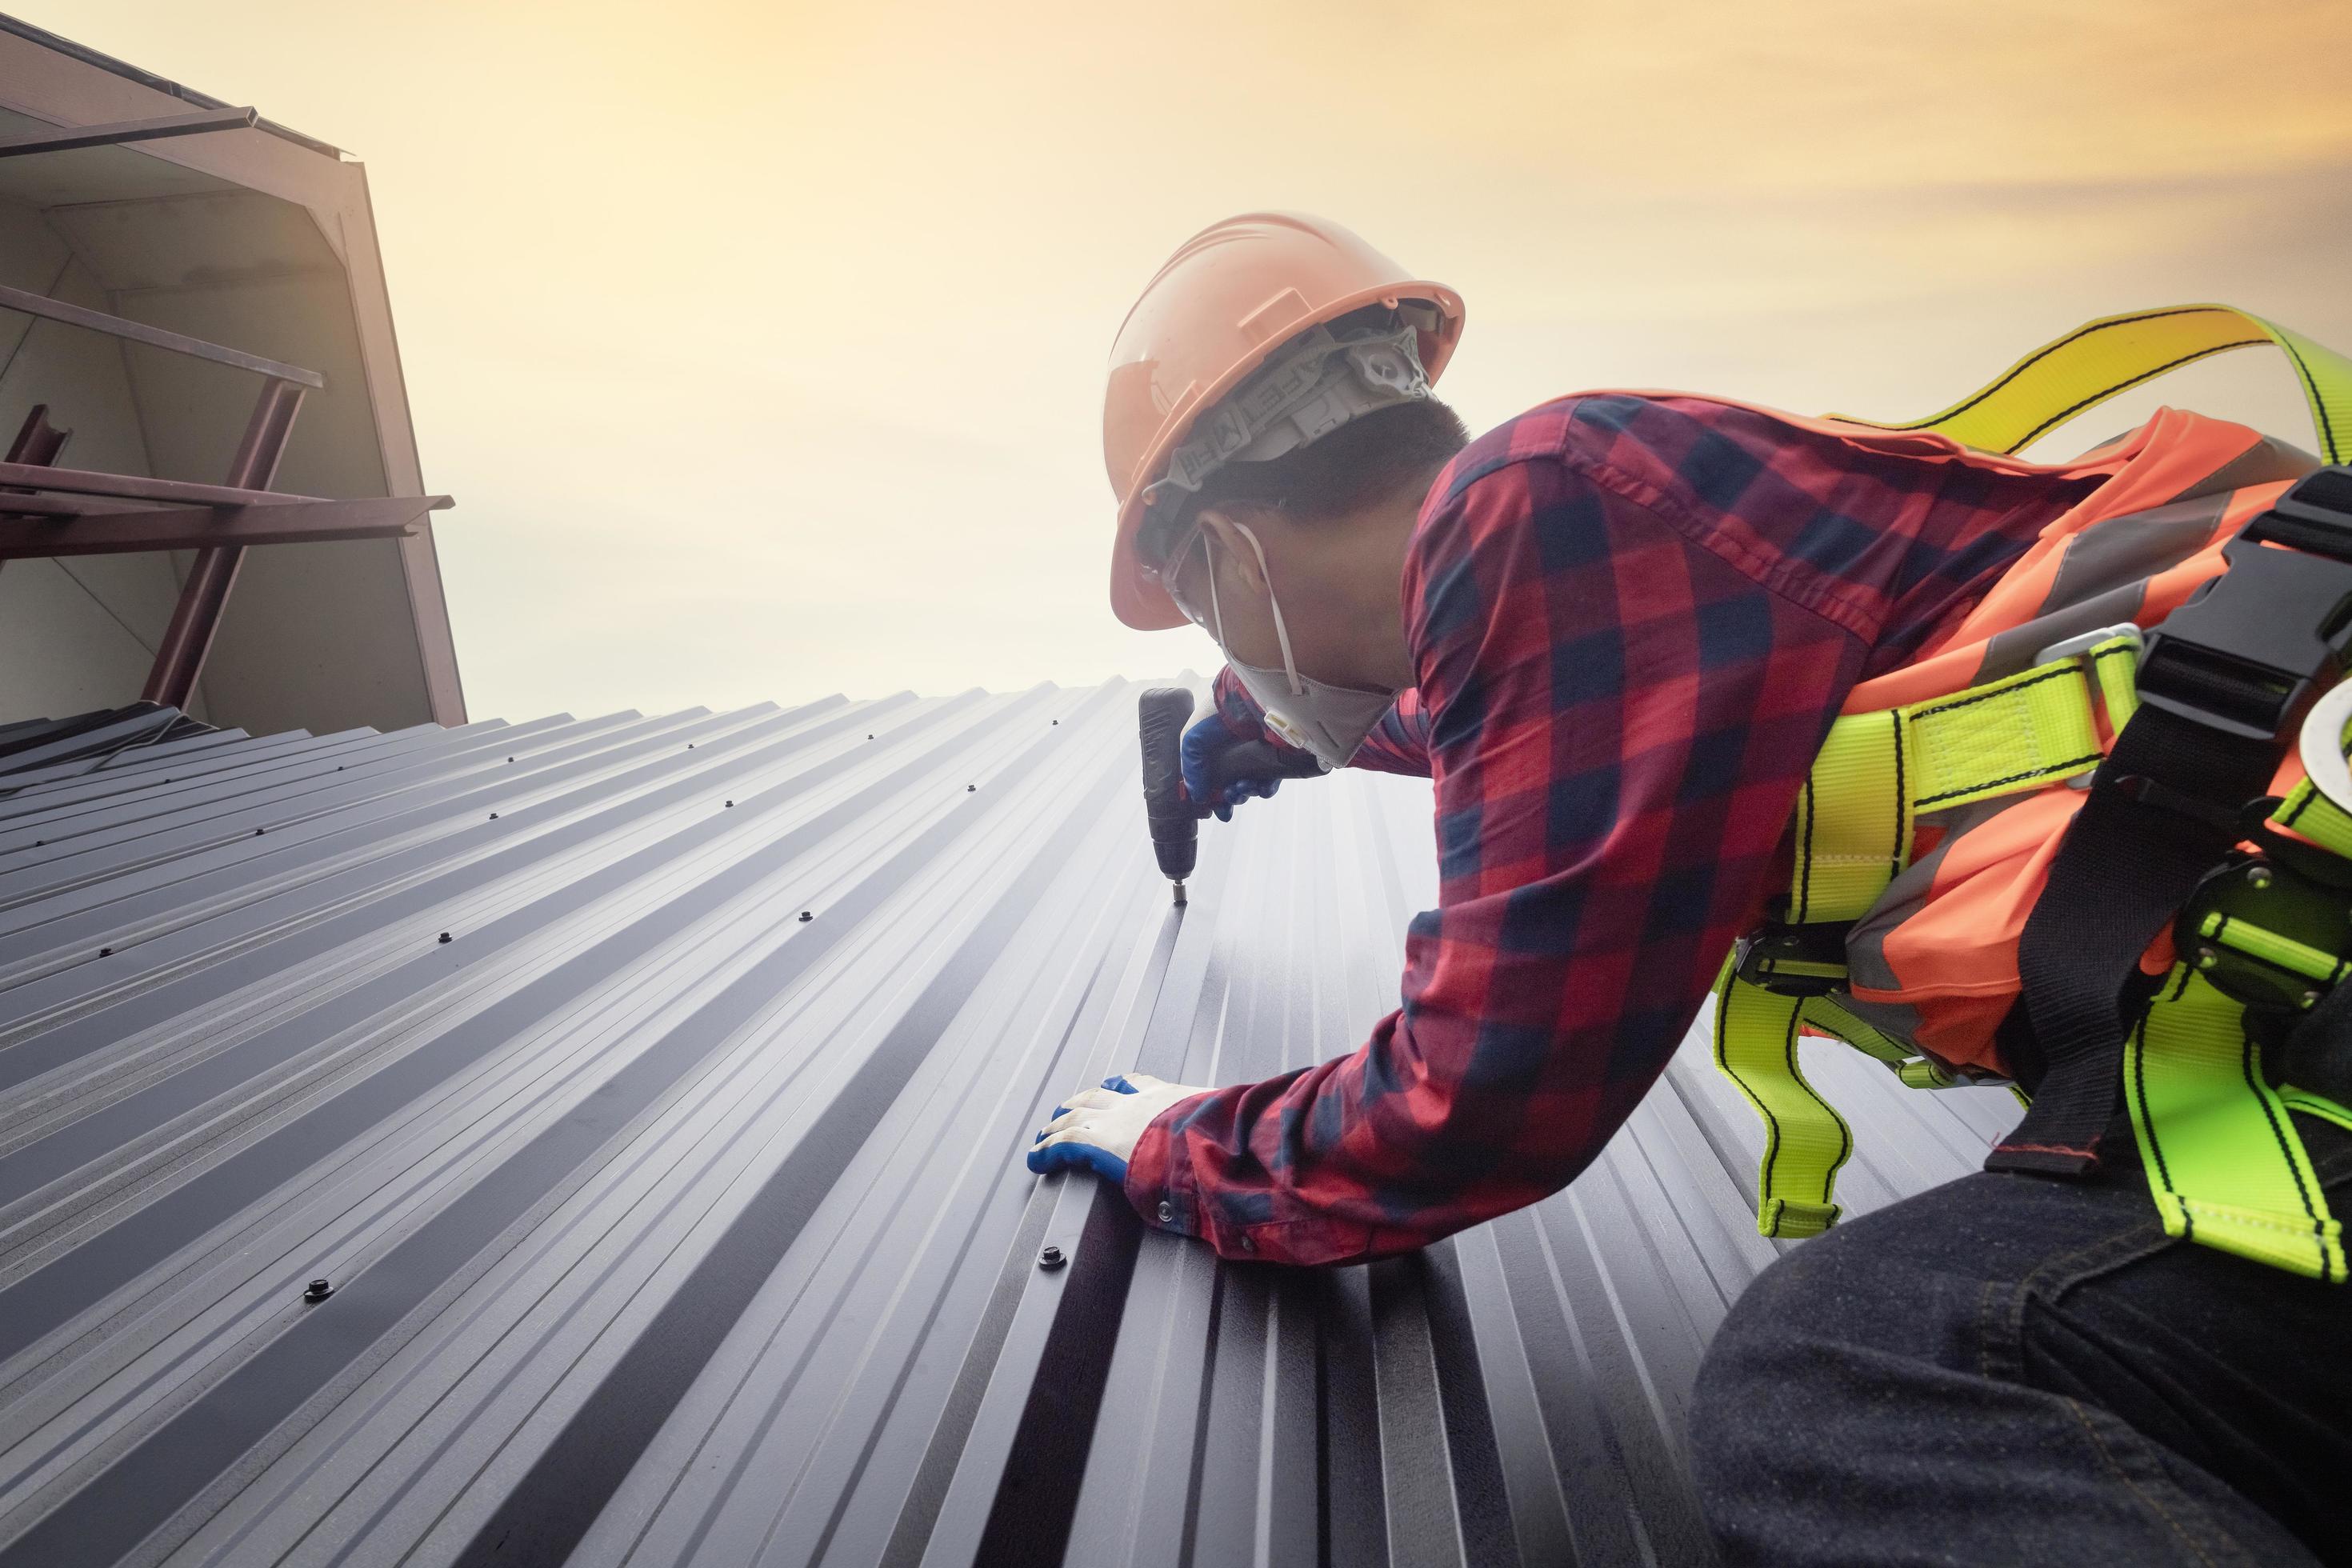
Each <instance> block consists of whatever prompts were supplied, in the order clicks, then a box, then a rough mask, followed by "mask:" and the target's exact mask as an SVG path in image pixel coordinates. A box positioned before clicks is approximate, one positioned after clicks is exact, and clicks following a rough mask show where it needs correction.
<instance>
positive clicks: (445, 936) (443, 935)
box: [441, 931, 449, 942]
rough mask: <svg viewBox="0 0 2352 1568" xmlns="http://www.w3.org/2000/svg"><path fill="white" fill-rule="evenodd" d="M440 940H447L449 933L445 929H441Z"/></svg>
mask: <svg viewBox="0 0 2352 1568" xmlns="http://www.w3.org/2000/svg"><path fill="white" fill-rule="evenodd" d="M441 940H442V941H443V942H447V941H448V940H449V933H448V932H447V931H443V932H442V933H441Z"/></svg>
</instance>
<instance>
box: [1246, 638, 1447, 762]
mask: <svg viewBox="0 0 2352 1568" xmlns="http://www.w3.org/2000/svg"><path fill="white" fill-rule="evenodd" d="M1209 695H1210V698H1211V700H1213V701H1214V702H1215V703H1216V705H1217V717H1218V718H1220V719H1223V721H1225V728H1226V729H1228V730H1230V731H1233V733H1234V738H1235V739H1236V740H1243V741H1264V742H1265V743H1266V744H1267V745H1269V746H1272V747H1274V748H1275V749H1276V751H1280V752H1290V753H1291V754H1293V755H1295V756H1302V757H1303V756H1305V755H1306V753H1305V752H1301V751H1299V750H1298V749H1297V747H1295V746H1293V745H1291V744H1290V743H1289V742H1286V741H1285V740H1284V739H1283V738H1282V737H1281V736H1279V735H1277V734H1276V733H1275V732H1274V731H1271V730H1269V729H1267V728H1266V727H1265V709H1263V708H1261V707H1259V706H1258V704H1257V699H1256V698H1255V697H1252V696H1251V695H1250V694H1249V688H1248V687H1246V686H1244V685H1243V684H1242V683H1241V678H1240V677H1238V676H1236V675H1235V674H1234V671H1233V667H1232V666H1231V665H1227V666H1226V667H1225V668H1223V669H1220V670H1219V671H1217V679H1216V681H1215V683H1214V684H1213V685H1212V686H1211V687H1210V689H1209ZM1348 765H1349V767H1351V768H1370V769H1371V770H1372V771H1374V772H1376V773H1408V774H1411V775H1412V777H1414V778H1423V779H1425V778H1427V777H1428V776H1429V716H1428V714H1427V713H1426V712H1425V711H1424V710H1423V708H1422V705H1421V693H1420V692H1419V691H1416V690H1414V689H1411V688H1407V689H1405V690H1403V691H1401V692H1399V693H1398V694H1397V700H1396V702H1395V703H1394V704H1393V705H1392V706H1391V708H1390V709H1389V710H1388V711H1387V712H1386V713H1383V714H1381V721H1380V722H1379V723H1377V724H1375V725H1373V726H1372V732H1371V733H1370V734H1369V735H1367V736H1365V737H1364V743H1363V744H1362V745H1360V746H1359V747H1357V748H1356V753H1355V755H1353V756H1351V757H1349V759H1348Z"/></svg>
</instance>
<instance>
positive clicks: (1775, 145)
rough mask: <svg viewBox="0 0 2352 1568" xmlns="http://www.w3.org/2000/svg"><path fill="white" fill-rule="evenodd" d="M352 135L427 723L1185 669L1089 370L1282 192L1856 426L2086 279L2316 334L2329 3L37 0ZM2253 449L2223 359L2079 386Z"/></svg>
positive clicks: (1490, 320)
mask: <svg viewBox="0 0 2352 1568" xmlns="http://www.w3.org/2000/svg"><path fill="white" fill-rule="evenodd" d="M18 3H19V9H18V14H19V15H22V16H26V18H27V19H28V20H31V21H34V22H37V23H38V24H40V25H42V26H47V27H50V28H53V29H55V30H57V31H59V32H62V33H64V34H66V35H67V36H68V37H72V38H75V39H77V40H79V41H80V42H82V43H86V44H89V45H90V46H92V47H97V48H100V49H103V50H105V51H107V52H109V53H111V54H115V55H119V56H121V57H122V58H126V59H129V60H131V61H133V62H135V63H136V64H138V65H140V66H142V67H143V68H147V69H150V70H153V71H156V72H158V73H161V74H163V75H167V76H171V77H173V78H174V79H179V80H181V81H184V82H186V83H188V84H189V85H191V86H193V87H195V88H198V89H201V90H203V91H205V92H208V93H211V94H213V95H215V96H216V97H219V98H222V99H225V100H228V101H230V102H232V103H252V104H256V105H257V106H259V108H260V109H261V110H262V112H263V113H264V114H265V115H267V116H268V117H269V118H271V119H273V120H276V121H280V122H281V123H284V124H288V125H291V126H293V127H295V128H297V129H299V130H300V131H303V132H307V133H309V134H310V135H313V136H317V137H320V138H321V139H324V140H326V141H329V142H333V143H335V144H336V145H338V146H341V147H343V148H345V149H347V150H349V151H350V152H351V153H352V154H353V155H354V156H356V157H358V158H359V159H361V160H362V161H363V162H364V163H366V165H367V173H368V179H369V182H370V186H371V189H372V192H373V201H374V206H375V214H376V219H377V225H378V227H379V230H380V235H381V239H382V244H383V252H384V260H385V268H386V272H387V274H388V277H389V279H390V284H391V290H392V300H393V307H394V317H395V320H396V321H397V324H398V331H399V334H400V342H401V352H402V359H403V363H404V370H405V374H406V377H407V384H408V389H409V397H410V403H411V407H412V411H413V414H414V416H415V424H416V428H417V435H418V440H419V444H420V447H421V448H422V452H423V458H424V467H425V480H426V484H427V486H428V488H430V489H436V490H444V491H447V492H449V493H451V494H453V495H455V496H456V497H457V502H458V510H455V511H453V512H446V513H443V514H441V516H440V518H439V519H438V521H437V524H436V527H437V539H438V543H439V550H440V556H441V563H442V572H443V575H444V579H445V582H446V586H447V591H448V595H449V602H450V611H451V616H452V619H453V621H454V623H455V626H456V632H457V652H458V661H459V668H460V670H461V672H462V675H463V679H464V681H465V686H466V691H467V706H468V708H469V710H470V711H471V712H472V714H473V715H474V716H475V717H478V718H479V717H488V716H493V715H498V716H505V717H509V718H514V719H522V718H528V717H531V716H535V715H539V714H543V713H551V712H556V711H570V712H573V713H577V714H583V715H584V714H589V713H601V712H610V711H614V710H620V709H625V708H635V709H638V710H643V711H647V712H652V711H662V710H676V709H680V708H685V707H690V706H695V705H701V706H707V707H711V708H725V707H732V706H739V705H741V704H744V703H749V702H754V701H759V700H777V701H783V702H790V701H795V700H806V699H809V698H812V697H815V696H820V695H823V694H825V693H828V692H833V691H843V692H846V693H848V694H850V695H852V696H878V695H882V694H886V693H888V692H892V691H897V690H900V689H914V690H918V691H922V692H926V693H940V692H950V691H956V690H961V689H966V688H969V687H974V686H982V687H987V688H990V689H998V690H1004V689H1021V688H1025V687H1028V686H1031V685H1034V684H1035V683H1036V682H1039V681H1042V680H1053V681H1055V682H1058V683H1060V684H1063V685H1084V684H1090V683H1093V682H1095V681H1098V680H1101V679H1104V678H1106V677H1108V676H1112V675H1129V676H1151V675H1160V674H1165V673H1168V672H1171V671H1173V670H1175V669H1177V668H1182V667H1188V666H1189V667H1192V668H1200V669H1208V668H1213V667H1214V662H1215V653H1214V649H1213V647H1211V645H1210V644H1209V643H1208V642H1207V640H1206V639H1205V637H1202V635H1201V634H1200V633H1198V632H1195V631H1192V630H1191V629H1189V628H1188V629H1185V630H1182V631H1175V632H1160V633H1150V634H1145V633H1137V632H1130V631H1128V630H1126V629H1125V628H1123V627H1121V626H1119V625H1118V623H1117V622H1116V621H1115V620H1114V619H1113V617H1112V616H1111V613H1110V609H1109V605H1108V600H1107V598H1106V595H1105V587H1104V584H1105V579H1106V576H1107V572H1108V550H1109V541H1110V534H1111V521H1112V503H1111V497H1110V491H1109V488H1108V481H1107V480H1106V479H1105V477H1104V473H1103V467H1102V457H1101V447H1100V439H1099V432H1100V420H1101V396H1102V381H1103V373H1104V368H1105V359H1106V355H1107V353H1108V348H1109V345H1110V341H1111V338H1112V335H1113V333H1114V332H1115V331H1117V329H1118V323H1119V321H1120V319H1121V317H1122V316H1123V315H1124V314H1125V312H1126V310H1127V307H1128V306H1129V303H1131V302H1132V300H1133V297H1134V295H1135V294H1136V292H1137V291H1138V290H1139V289H1141V287H1142V286H1143V284H1144V283H1145V282H1146V281H1147V280H1148V279H1150V276H1151V274H1152V272H1153V271H1154V270H1155V269H1156V268H1158V266H1159V264H1160V261H1161V260H1162V259H1163V258H1165V257H1166V256H1167V254H1168V253H1169V252H1170V251H1171V250H1173V249H1174V248H1175V247H1176V246H1177V245H1178V244H1179V243H1181V241H1182V240H1183V239H1184V238H1185V237H1187V236H1188V235H1190V234H1192V233H1193V232H1194V231H1196V230H1198V229H1199V228H1201V227H1202V226H1205V225H1207V224H1209V223H1212V222H1213V221H1215V220H1216V219H1218V218H1220V217H1223V216H1228V215H1230V214H1233V213H1237V212H1244V211H1250V210H1260V209H1267V208H1272V209H1289V210H1300V211H1307V212H1316V213H1321V214H1325V215H1327V216H1331V217H1335V218H1338V219H1339V220H1340V221H1341V222H1343V223H1346V224H1348V225H1349V226H1352V227H1354V228H1356V229H1357V230H1358V231H1359V232H1360V233H1361V234H1363V235H1364V236H1365V237H1367V238H1369V239H1370V240H1371V242H1372V243H1373V244H1375V245H1377V246H1379V247H1381V248H1382V249H1383V250H1385V251H1387V252H1388V253H1389V254H1390V255H1391V256H1393V257H1395V258H1398V259H1399V260H1400V261H1401V262H1402V263H1403V264H1404V265H1405V266H1407V267H1409V268H1412V269H1413V270H1414V271H1416V272H1418V273H1420V274H1421V275H1423V276H1426V277H1432V278H1435V279H1440V280H1442V281H1444V282H1446V283H1448V284H1450V285H1452V286H1453V287H1454V289H1457V290H1458V291H1459V292H1460V293H1461V294H1462V295H1463V296H1464V297H1465V300H1466V301H1467V307H1468V310H1467V317H1468V320H1467V328H1466V331H1465V337H1464V340H1463V343H1462V346H1461V349H1460V351H1459V352H1458V353H1457V354H1456V356H1455V358H1454V362H1453V363H1452V365H1451V366H1450V367H1449V368H1448V369H1447V371H1446V374H1445V376H1444V382H1443V384H1442V386H1441V389H1440V390H1441V393H1442V394H1443V395H1444V396H1446V397H1447V399H1448V400H1449V401H1451V402H1453V403H1454V405H1455V406H1456V407H1458V408H1459V409H1460V410H1461V411H1462V413H1463V415H1464V416H1465V418H1466V419H1467V420H1468V421H1469V423H1470V424H1471V426H1472V427H1473V428H1474V429H1483V428H1486V427H1488V426H1493V425H1495V424H1497V423H1499V422H1501V421H1502V420H1504V419H1507V418H1508V417H1510V416H1512V415H1514V414H1516V413H1517V412H1519V411H1520V410H1522V409H1524V408H1526V407H1528V406H1530V405H1534V404H1536V403H1538V402H1541V401H1543V400H1545V399H1547V398H1549V397H1553V396H1557V395H1561V394H1564V393H1569V392H1574V391H1578V390H1581V389H1585V388H1591V387H1609V386H1633V387H1674V388H1682V389H1686V390H1693V391H1703V392H1712V393H1717V394H1721V395H1727V396H1734V397H1739V398H1744V399H1748V400H1751V401H1756V402H1761V403H1766V404H1769V405H1775V406H1780V407H1785V408H1790V409H1793V410H1796V411H1798V412H1802V413H1818V412H1824V411H1828V410H1831V409H1835V410H1838V411H1841V412H1847V413H1858V414H1865V415H1869V416H1880V417H1887V418H1901V417H1914V416H1921V415H1925V414H1927V413H1929V412H1932V411H1934V410H1935V409H1937V408H1940V407H1942V406H1944V405H1947V404H1948V403H1949V402H1951V401H1952V400H1953V399H1955V398H1956V397H1958V396H1959V395H1962V394H1964V393H1966V392H1968V391H1969V390H1972V389H1973V388H1974V387H1976V386H1977V385H1979V384H1981V383H1982V382H1984V381H1986V380H1988V379H1990V377H1991V376H1993V375H1995V374H1998V373H1999V372H2000V371H2001V370H2002V369H2004V368H2006V367H2007V366H2008V365H2009V364H2010V363H2011V362H2013V361H2014V360H2015V359H2016V358H2017V357H2018V356H2019V355H2021V353H2024V352H2025V351H2027V350H2028V349H2030V348H2032V347H2033V346H2035V345H2037V344H2039V343H2041V342H2043V341H2045V340H2047V339H2049V338H2051V337H2054V336H2056V335H2057V334H2059V333H2060V332H2063V331H2065V330H2067V329H2068V328H2070V327H2072V326H2074V325H2075V324H2077V323H2079V322H2080V321H2084V320H2088V319H2090V318H2092V317H2095V316H2099V315H2105V314H2110V313H2113V312H2116V311H2118V310H2131V309H2137V308H2142V307H2147V306H2153V305H2166V304H2176V303H2184V302H2192V301H2203V300H2220V301H2222V302H2225V303H2231V304H2238V305H2242V306H2244V307H2246V308H2247V309H2250V310H2255V311H2257V312H2258V313H2262V314H2265V315H2268V316H2272V317H2274V318H2276V319H2278V320H2281V321H2284V322H2285V323H2287V324H2289V325H2292V326H2294V327H2296V328H2298V329H2299V330H2301V331H2305V332H2306V333H2308V334H2310V335H2312V336H2314V337H2316V338H2317V339H2319V340H2320V341H2321V342H2329V343H2332V344H2334V345H2336V346H2337V347H2339V348H2344V349H2347V350H2352V90H2347V85H2346V77H2345V74H2344V65H2343V62H2344V60H2345V59H2346V58H2352V5H2345V4H2343V0H2230V3H2227V4H2219V3H2199V4H2189V3H2183V0H2104V3H2102V0H2074V3H2072V4H2066V5H2051V4H2048V3H2047V0H2041V3H2032V0H2028V3H2016V0H1973V3H1970V4H1967V5H1948V4H1918V3H1904V0H1868V3H1862V0H1776V3H1774V4H1769V5H1759V4H1756V3H1755V0H1737V3H1717V0H1704V3H1675V0H1661V3H1658V4H1653V5H1635V6H1628V5H1591V4H1585V3H1579V0H1551V3H1541V4H1535V3H1530V4H1520V3H1517V0H1511V3H1502V0H1450V3H1448V4H1444V5H1428V4H1423V5H1402V4H1398V3H1396V0H1352V3H1345V4H1342V3H1335V0H1312V3H1308V0H1245V3H1238V4H1237V3H1231V0H1186V3H1185V4H1183V5H1134V4H1128V3H1125V0H1074V3H1068V4H1065V3H1061V0H992V3H991V4H988V5H971V4H948V3H946V0H920V3H909V0H861V3H859V4H857V5H823V6H817V5H804V4H799V3H796V0H780V3H766V4H751V3H747V0H731V3H730V0H668V3H666V4H662V5H647V4H617V3H612V0H570V3H567V4H560V5H559V4H552V3H537V0H534V3H530V4H517V3H502V0H467V3H464V4H446V3H443V0H402V3H401V4H400V5H364V4H355V3H352V0H207V3H206V4H204V5H188V4H186V3H185V0H76V3H75V4H74V5H72V6H70V7H64V6H51V7H49V8H47V9H43V8H42V7H41V6H39V5H37V4H35V0H18ZM2159 402H2168V403H2172V404H2175V405H2180V406H2189V407H2197V408H2200V409H2203V410H2205V411H2207V412H2210V413H2214V414H2221V415H2225V416H2232V417H2238V418H2242V419H2245V420H2247V421H2248V422H2250V423H2252V424H2255V425H2258V426H2262V427H2263V428H2265V429H2268V430H2270V431H2272V432H2273V433H2274V434H2278V435H2282V436H2285V437H2288V438H2290V439H2294V440H2296V441H2298V442H2299V443H2300V444H2303V445H2305V446H2308V445H2309V436H2308V433H2307V425H2306V423H2305V416H2304V415H2303V413H2302V405H2301V403H2300V401H2299V398H2298V397H2297V395H2296V394H2295V392H2294V388H2293V386H2292V384H2291V383H2290V382H2289V380H2288V377H2287V373H2286V372H2285V370H2284V368H2283V364H2282V363H2281V362H2280V361H2278V359H2277V357H2276V356H2275V355H2272V354H2268V353H2257V352H2255V351H2243V352H2241V353H2236V354H2232V355H2229V356H2225V358H2223V359H2221V360H2217V361H2213V362H2210V363H2208V364H2205V365H2201V366H2198V367H2195V368H2193V369H2192V370H2190V371H2189V372H2187V373H2184V374H2181V375H2179V376H2177V377H2174V378H2172V379H2171V380H2170V381H2168V382H2167V383H2166V384H2165V386H2164V388H2163V389H2162V391H2161V393H2160V394H2159V393H2154V392H2150V393H2137V394H2133V395H2128V396H2127V397H2126V398H2125V399H2118V400H2117V402H2116V403H2115V404H2113V405H2108V407H2106V408H2103V409H2101V410H2100V411H2098V412H2097V413H2095V414H2094V415H2092V416H2088V417H2087V418H2086V419H2085V420H2084V422H2083V423H2082V424H2081V425H2080V426H2076V427H2070V428H2069V429H2068V430H2066V431H2063V432H2061V433H2060V434H2059V435H2058V436H2057V437H2053V439H2052V440H2051V441H2048V442H2045V443H2044V444H2043V446H2042V447H2039V448H2037V449H2036V451H2035V453H2034V454H2033V455H2036V456H2044V457H2051V458H2056V457H2063V456H2065V455H2066V454H2067V453H2068V452H2069V451H2071V450H2074V449H2079V448H2080V447H2083V446H2086V445H2088V444H2090V443H2091V442H2092V441H2094V440H2096V439H2099V438H2101V437H2105V436H2108V435H2111V434H2113V433H2115V432H2116V431H2117V430H2120V429H2123V428H2126V427H2127V426H2129V425H2131V424H2133V423H2134V422H2136V421H2137V419H2139V418H2141V417H2144V416H2146V414H2147V412H2148V411H2149V410H2150V409H2152V408H2153V407H2154V406H2156V405H2157V404H2158V403H2159Z"/></svg>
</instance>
